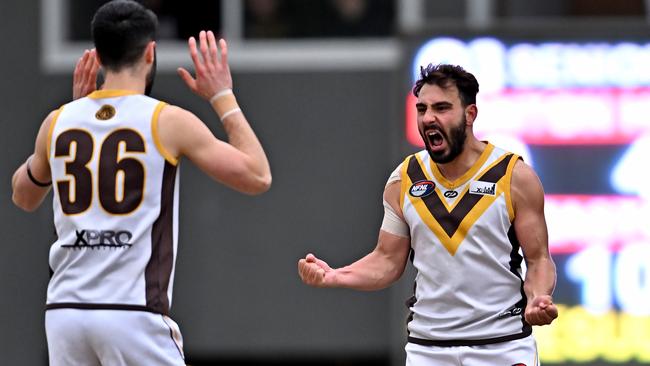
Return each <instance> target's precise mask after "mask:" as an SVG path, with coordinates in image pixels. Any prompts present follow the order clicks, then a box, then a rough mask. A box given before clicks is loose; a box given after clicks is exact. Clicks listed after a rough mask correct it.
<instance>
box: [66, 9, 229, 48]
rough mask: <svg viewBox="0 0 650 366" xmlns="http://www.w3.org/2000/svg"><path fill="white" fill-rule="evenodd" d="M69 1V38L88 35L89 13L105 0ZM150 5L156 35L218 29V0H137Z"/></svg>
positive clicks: (180, 35) (183, 36)
mask: <svg viewBox="0 0 650 366" xmlns="http://www.w3.org/2000/svg"><path fill="white" fill-rule="evenodd" d="M68 1H69V5H70V12H71V13H70V23H69V24H70V28H69V30H70V33H69V34H70V36H69V38H70V39H71V40H75V41H78V40H88V39H90V38H91V34H90V21H91V20H92V16H93V14H94V13H95V11H96V10H97V8H99V7H100V6H102V5H103V4H105V3H107V2H108V1H109V0H68ZM138 2H139V3H141V4H143V5H144V6H146V7H147V8H149V9H151V10H152V11H153V12H154V13H156V15H158V20H159V22H160V28H159V32H160V34H159V38H179V39H187V38H189V37H190V36H197V35H198V34H199V32H200V31H201V30H206V29H210V30H213V31H214V32H215V33H218V34H219V33H221V1H220V0H209V1H208V0H184V1H175V0H138Z"/></svg>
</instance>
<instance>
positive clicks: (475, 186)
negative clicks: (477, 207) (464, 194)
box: [469, 180, 497, 196]
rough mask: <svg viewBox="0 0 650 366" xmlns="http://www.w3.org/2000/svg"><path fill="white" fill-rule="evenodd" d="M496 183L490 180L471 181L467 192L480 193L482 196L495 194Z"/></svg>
mask: <svg viewBox="0 0 650 366" xmlns="http://www.w3.org/2000/svg"><path fill="white" fill-rule="evenodd" d="M496 188H497V184H496V183H491V182H483V181H480V180H476V181H473V182H472V183H470V186H469V193H471V194H480V195H484V196H495V195H496V194H497V192H496Z"/></svg>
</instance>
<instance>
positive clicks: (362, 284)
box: [298, 182, 410, 291]
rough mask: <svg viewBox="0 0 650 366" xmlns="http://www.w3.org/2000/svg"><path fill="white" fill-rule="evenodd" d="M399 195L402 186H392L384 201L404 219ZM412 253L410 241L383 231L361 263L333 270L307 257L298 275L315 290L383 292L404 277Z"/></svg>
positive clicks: (388, 189)
mask: <svg viewBox="0 0 650 366" xmlns="http://www.w3.org/2000/svg"><path fill="white" fill-rule="evenodd" d="M399 192H400V185H399V183H398V182H394V183H391V184H389V185H388V186H387V187H386V189H385V191H384V199H385V200H386V201H387V202H388V203H389V204H390V205H391V206H392V207H393V209H394V210H395V212H396V213H397V214H398V215H401V210H399V209H398V208H399ZM409 251H410V238H407V237H401V236H398V235H395V234H391V233H389V232H387V231H384V230H380V231H379V239H378V241H377V246H376V247H375V249H374V250H373V251H372V252H370V253H369V254H368V255H366V256H365V257H363V258H361V259H359V260H358V261H356V262H354V263H352V264H350V265H348V266H345V267H341V268H337V269H332V268H331V267H330V266H329V265H328V264H327V263H326V262H324V261H322V260H320V259H318V258H316V256H314V255H313V254H308V255H307V256H306V257H305V258H303V259H300V260H299V261H298V274H299V275H300V278H301V279H302V281H303V282H304V283H306V284H308V285H310V286H315V287H345V288H352V289H356V290H366V291H371V290H380V289H383V288H385V287H388V286H390V285H391V284H392V283H394V282H395V281H397V280H398V279H399V278H400V277H401V276H402V274H403V273H404V268H405V267H406V261H407V259H408V254H409Z"/></svg>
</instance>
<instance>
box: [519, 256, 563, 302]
mask: <svg viewBox="0 0 650 366" xmlns="http://www.w3.org/2000/svg"><path fill="white" fill-rule="evenodd" d="M526 264H527V271H526V280H525V282H524V291H525V292H526V296H527V297H528V298H529V299H533V298H535V296H540V295H552V294H553V290H554V289H555V281H556V273H555V264H554V263H553V261H552V260H551V258H549V257H546V258H542V259H539V260H535V261H528V262H527V263H526Z"/></svg>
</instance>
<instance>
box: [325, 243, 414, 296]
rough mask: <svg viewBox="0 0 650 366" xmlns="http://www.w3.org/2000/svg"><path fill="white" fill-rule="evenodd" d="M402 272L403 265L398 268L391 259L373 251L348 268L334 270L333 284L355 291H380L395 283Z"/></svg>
mask: <svg viewBox="0 0 650 366" xmlns="http://www.w3.org/2000/svg"><path fill="white" fill-rule="evenodd" d="M403 271H404V266H403V265H402V266H400V265H399V264H397V263H395V260H393V259H392V258H390V257H388V256H386V255H383V254H381V253H379V252H377V251H373V252H372V253H370V254H368V255H366V256H365V257H363V258H361V259H359V260H358V261H356V262H354V263H352V264H350V265H349V266H345V267H342V268H338V269H335V270H334V273H333V274H334V277H333V283H334V284H335V286H336V287H345V288H351V289H355V290H364V291H373V290H381V289H383V288H386V287H388V286H389V285H391V284H392V283H393V282H395V281H397V279H399V277H400V276H401V275H402V272H403Z"/></svg>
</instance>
